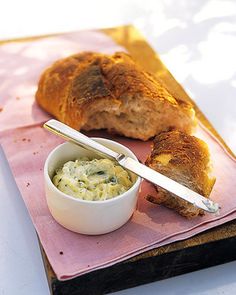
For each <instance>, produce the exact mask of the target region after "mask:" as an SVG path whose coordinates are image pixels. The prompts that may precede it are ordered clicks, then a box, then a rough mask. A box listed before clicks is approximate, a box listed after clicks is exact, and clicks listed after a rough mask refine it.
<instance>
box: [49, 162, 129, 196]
mask: <svg viewBox="0 0 236 295" xmlns="http://www.w3.org/2000/svg"><path fill="white" fill-rule="evenodd" d="M53 183H54V185H55V186H56V187H57V188H58V189H59V190H60V191H62V192H63V193H65V194H67V195H70V196H73V197H75V198H79V199H83V200H89V201H102V200H107V199H111V198H114V197H116V196H118V195H120V194H122V193H124V192H126V191H127V190H128V189H129V188H130V187H131V186H132V184H133V183H132V180H131V178H130V175H129V173H128V172H127V171H126V170H124V169H123V168H122V167H121V166H119V165H118V164H116V163H115V162H113V161H111V160H109V159H92V160H90V159H88V158H81V159H78V160H76V161H69V162H67V163H65V164H64V165H63V167H62V168H60V169H58V170H57V171H56V174H55V176H54V177H53Z"/></svg>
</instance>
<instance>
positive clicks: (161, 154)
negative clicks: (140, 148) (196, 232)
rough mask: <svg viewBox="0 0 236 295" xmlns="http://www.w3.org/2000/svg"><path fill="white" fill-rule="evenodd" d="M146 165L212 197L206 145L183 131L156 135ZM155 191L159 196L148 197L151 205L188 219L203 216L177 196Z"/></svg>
mask: <svg viewBox="0 0 236 295" xmlns="http://www.w3.org/2000/svg"><path fill="white" fill-rule="evenodd" d="M146 165H147V166H149V167H150V168H152V169H154V170H156V171H158V172H160V173H162V174H164V175H166V176H167V177H169V178H172V179H173V180H175V181H177V182H179V183H181V184H183V185H185V186H187V187H188V188H190V189H191V190H193V191H195V192H197V193H199V194H201V195H203V196H205V197H208V196H209V195H210V192H211V190H212V188H213V185H214V183H215V178H214V177H212V176H211V162H210V156H209V150H208V146H207V144H206V143H205V142H203V141H202V140H201V139H199V138H197V137H195V136H191V135H188V134H186V133H183V132H180V131H171V132H163V133H161V134H159V135H157V136H156V137H155V139H154V145H153V150H152V152H151V155H150V156H149V157H148V159H147V161H146ZM156 190H157V192H158V194H157V196H147V200H148V201H150V202H153V203H157V204H163V205H164V206H166V207H168V208H171V209H174V210H175V211H177V212H178V213H179V214H181V215H182V216H184V217H187V218H192V217H196V216H198V215H202V214H203V210H200V209H198V208H196V207H195V206H193V205H192V204H190V203H188V202H187V201H184V200H182V199H180V198H179V197H176V196H175V195H174V194H171V193H169V192H168V191H166V190H164V189H162V188H160V187H156Z"/></svg>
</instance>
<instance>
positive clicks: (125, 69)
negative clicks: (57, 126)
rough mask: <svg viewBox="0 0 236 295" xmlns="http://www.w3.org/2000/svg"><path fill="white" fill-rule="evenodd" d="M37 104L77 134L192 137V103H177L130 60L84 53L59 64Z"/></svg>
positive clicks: (46, 77) (45, 79)
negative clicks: (178, 134) (177, 132)
mask: <svg viewBox="0 0 236 295" xmlns="http://www.w3.org/2000/svg"><path fill="white" fill-rule="evenodd" d="M36 100H37V102H38V104H39V105H40V106H41V107H42V108H43V109H44V110H46V111H47V112H48V113H50V114H52V115H53V116H54V117H56V118H57V119H58V120H60V121H62V122H64V123H66V124H68V125H69V126H71V127H72V128H74V129H77V130H81V129H82V130H87V131H88V130H93V129H107V130H108V131H109V132H112V133H117V134H120V135H124V136H126V137H131V138H137V139H141V140H148V139H149V138H151V137H153V136H155V135H157V134H158V133H159V132H162V131H168V130H173V129H177V130H181V131H184V132H187V133H191V132H192V130H193V129H194V127H195V125H196V120H195V112H194V109H193V107H192V105H191V103H189V102H187V101H185V100H182V99H180V98H176V97H174V96H173V95H172V94H171V93H170V92H169V91H168V90H167V89H166V88H165V86H164V85H163V83H162V82H161V81H160V80H158V79H157V78H156V77H154V76H153V75H151V74H150V73H148V72H146V71H145V70H144V69H143V68H141V67H140V66H139V65H138V64H137V63H136V62H135V61H134V60H133V59H132V58H131V56H130V55H128V54H126V53H124V52H117V53H115V54H113V55H106V54H101V53H94V52H82V53H79V54H76V55H73V56H70V57H68V58H64V59H61V60H58V61H57V62H55V63H54V64H53V65H52V66H50V67H49V68H48V69H46V70H45V71H44V73H43V74H42V76H41V78H40V80H39V84H38V90H37V93H36Z"/></svg>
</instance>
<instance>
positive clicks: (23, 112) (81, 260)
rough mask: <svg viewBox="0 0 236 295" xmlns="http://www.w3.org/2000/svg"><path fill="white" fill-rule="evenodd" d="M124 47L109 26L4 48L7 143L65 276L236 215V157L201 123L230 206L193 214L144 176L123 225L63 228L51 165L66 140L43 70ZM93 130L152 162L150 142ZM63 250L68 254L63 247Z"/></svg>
mask: <svg viewBox="0 0 236 295" xmlns="http://www.w3.org/2000/svg"><path fill="white" fill-rule="evenodd" d="M85 49H86V50H97V51H102V52H113V51H116V50H122V49H121V48H119V47H117V46H116V45H115V44H114V43H113V41H112V40H110V39H109V38H108V37H107V36H105V35H103V34H102V33H99V32H95V31H89V32H80V33H73V34H67V35H61V36H58V37H51V38H45V39H43V40H40V41H32V42H27V43H11V44H7V45H3V46H1V47H0V64H1V67H0V75H1V78H0V79H1V84H0V108H3V110H2V112H1V113H0V130H1V131H0V142H1V144H2V147H3V149H4V151H5V154H6V157H7V159H8V161H9V164H10V167H11V169H12V172H13V175H14V177H15V180H16V183H17V185H18V187H19V190H20V192H21V194H22V197H23V199H24V202H25V204H26V206H27V208H28V211H29V213H30V216H31V218H32V221H33V223H34V226H35V228H36V231H37V233H38V235H39V238H40V241H41V243H42V245H43V247H44V250H45V252H46V254H47V257H48V259H49V261H50V263H51V265H52V267H53V269H54V271H55V273H56V275H57V277H58V278H59V279H60V280H66V279H69V278H72V277H74V276H78V275H81V274H84V273H86V272H89V271H92V270H95V269H99V268H103V267H107V266H108V265H112V264H114V263H116V262H119V261H122V260H124V259H127V258H128V257H131V256H134V255H137V254H138V253H141V252H144V251H147V250H149V249H152V248H156V247H158V246H161V245H165V244H168V243H171V242H174V241H178V240H182V239H186V238H188V237H191V236H193V235H196V234H197V233H200V232H202V231H205V230H207V229H210V228H212V227H215V226H217V225H220V224H223V223H225V222H227V221H230V220H233V219H234V218H235V217H236V196H235V176H236V161H235V160H234V159H233V158H232V157H230V156H229V155H228V154H227V152H225V151H224V149H223V148H222V147H221V145H220V144H219V143H218V142H217V141H216V140H215V139H214V138H213V137H212V136H211V135H210V134H209V133H208V132H207V131H206V130H204V128H202V127H200V128H199V129H198V133H197V135H198V136H199V137H201V138H202V139H204V140H205V141H206V142H207V143H208V145H209V147H210V150H211V154H212V158H213V164H214V174H215V175H216V177H217V181H216V184H215V186H214V189H213V192H212V194H211V198H212V199H214V200H215V201H216V202H219V203H220V204H221V206H222V209H221V212H220V214H219V215H212V214H206V215H205V216H204V217H198V218H195V219H193V220H190V221H189V220H186V219H185V218H183V217H181V216H179V215H178V214H176V213H175V212H173V211H171V210H168V209H166V208H164V207H162V206H157V205H154V204H151V203H149V202H147V201H146V200H145V198H144V197H145V196H146V195H147V194H155V190H154V189H153V187H152V185H150V184H148V183H146V182H143V184H142V191H141V193H140V196H139V200H138V208H137V211H136V212H135V213H134V215H133V217H132V218H131V219H130V221H129V222H128V223H127V224H126V225H124V226H123V227H122V228H120V229H118V230H116V231H114V232H112V233H109V234H106V235H101V236H86V235H80V234H76V233H73V232H71V231H69V230H66V229H65V228H63V227H61V226H60V225H59V224H58V223H57V222H56V221H55V220H54V219H53V218H52V216H51V214H50V212H49V210H48V207H47V204H46V199H45V194H44V185H43V171H42V170H43V165H44V161H45V159H46V157H47V155H48V153H49V152H50V151H51V150H52V149H53V148H54V147H55V146H56V145H58V144H59V143H61V142H62V140H61V139H60V138H58V137H56V136H55V135H52V134H50V133H48V132H47V131H45V130H44V129H42V127H41V125H42V122H44V121H45V120H47V119H48V118H49V116H48V115H47V114H45V113H44V112H43V111H42V110H41V109H40V108H39V107H38V106H37V104H36V103H35V102H34V92H35V89H36V84H37V80H38V77H39V75H40V73H41V71H42V69H43V68H44V67H45V66H46V65H48V64H50V63H51V62H52V61H54V60H55V59H57V58H59V57H61V56H64V55H67V54H71V53H75V52H78V51H80V50H85ZM89 135H93V136H94V135H96V136H101V137H107V138H112V139H114V140H116V141H118V142H120V143H122V144H124V145H126V146H127V147H129V148H130V149H131V150H132V151H134V153H135V154H136V155H137V157H138V158H139V159H140V160H142V161H144V160H145V158H146V156H147V154H148V153H149V151H150V144H151V143H150V142H141V141H138V140H132V139H127V138H122V137H118V136H116V137H114V136H111V135H108V134H107V133H105V132H90V133H89ZM60 253H63V254H60Z"/></svg>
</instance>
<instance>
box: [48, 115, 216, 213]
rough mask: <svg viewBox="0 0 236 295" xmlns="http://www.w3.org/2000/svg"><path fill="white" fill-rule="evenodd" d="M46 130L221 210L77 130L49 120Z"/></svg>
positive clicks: (200, 204) (208, 207) (212, 210)
mask: <svg viewBox="0 0 236 295" xmlns="http://www.w3.org/2000/svg"><path fill="white" fill-rule="evenodd" d="M44 128H46V129H47V130H49V131H51V132H52V133H55V134H57V135H59V136H61V137H63V138H64V139H66V140H68V141H70V142H73V143H75V144H77V145H79V146H81V147H83V148H85V149H87V150H91V151H93V152H95V153H97V154H99V155H101V156H103V157H105V158H110V159H112V160H115V161H117V162H118V163H119V164H120V166H122V167H124V168H125V169H128V170H129V171H132V172H134V173H135V174H137V175H139V176H141V177H142V178H144V179H146V180H148V181H150V182H152V183H154V184H156V185H158V186H160V187H162V188H163V189H165V190H167V191H169V192H171V193H173V194H175V195H176V196H178V197H180V198H181V199H183V200H185V201H187V202H189V203H191V204H193V205H194V206H196V207H198V208H200V209H203V210H204V211H207V212H210V213H216V212H218V210H219V208H220V207H219V204H217V203H214V202H213V201H211V200H209V199H207V198H205V197H203V196H202V195H200V194H198V193H196V192H194V191H192V190H190V189H189V188H187V187H186V186H184V185H182V184H180V183H178V182H176V181H174V180H172V179H170V178H168V177H166V176H165V175H163V174H161V173H159V172H157V171H155V170H153V169H151V168H149V167H147V166H145V165H143V164H141V163H139V162H137V161H135V160H134V159H132V158H130V157H127V156H125V155H124V154H119V153H117V152H115V151H113V150H111V149H109V148H107V147H105V146H103V145H102V144H100V143H98V142H96V141H95V140H92V139H91V138H89V137H87V136H85V135H84V134H82V133H80V132H78V131H76V130H75V129H73V128H71V127H69V126H67V125H66V124H63V123H61V122H59V121H57V120H54V119H52V120H49V121H47V122H46V123H45V124H44Z"/></svg>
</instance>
